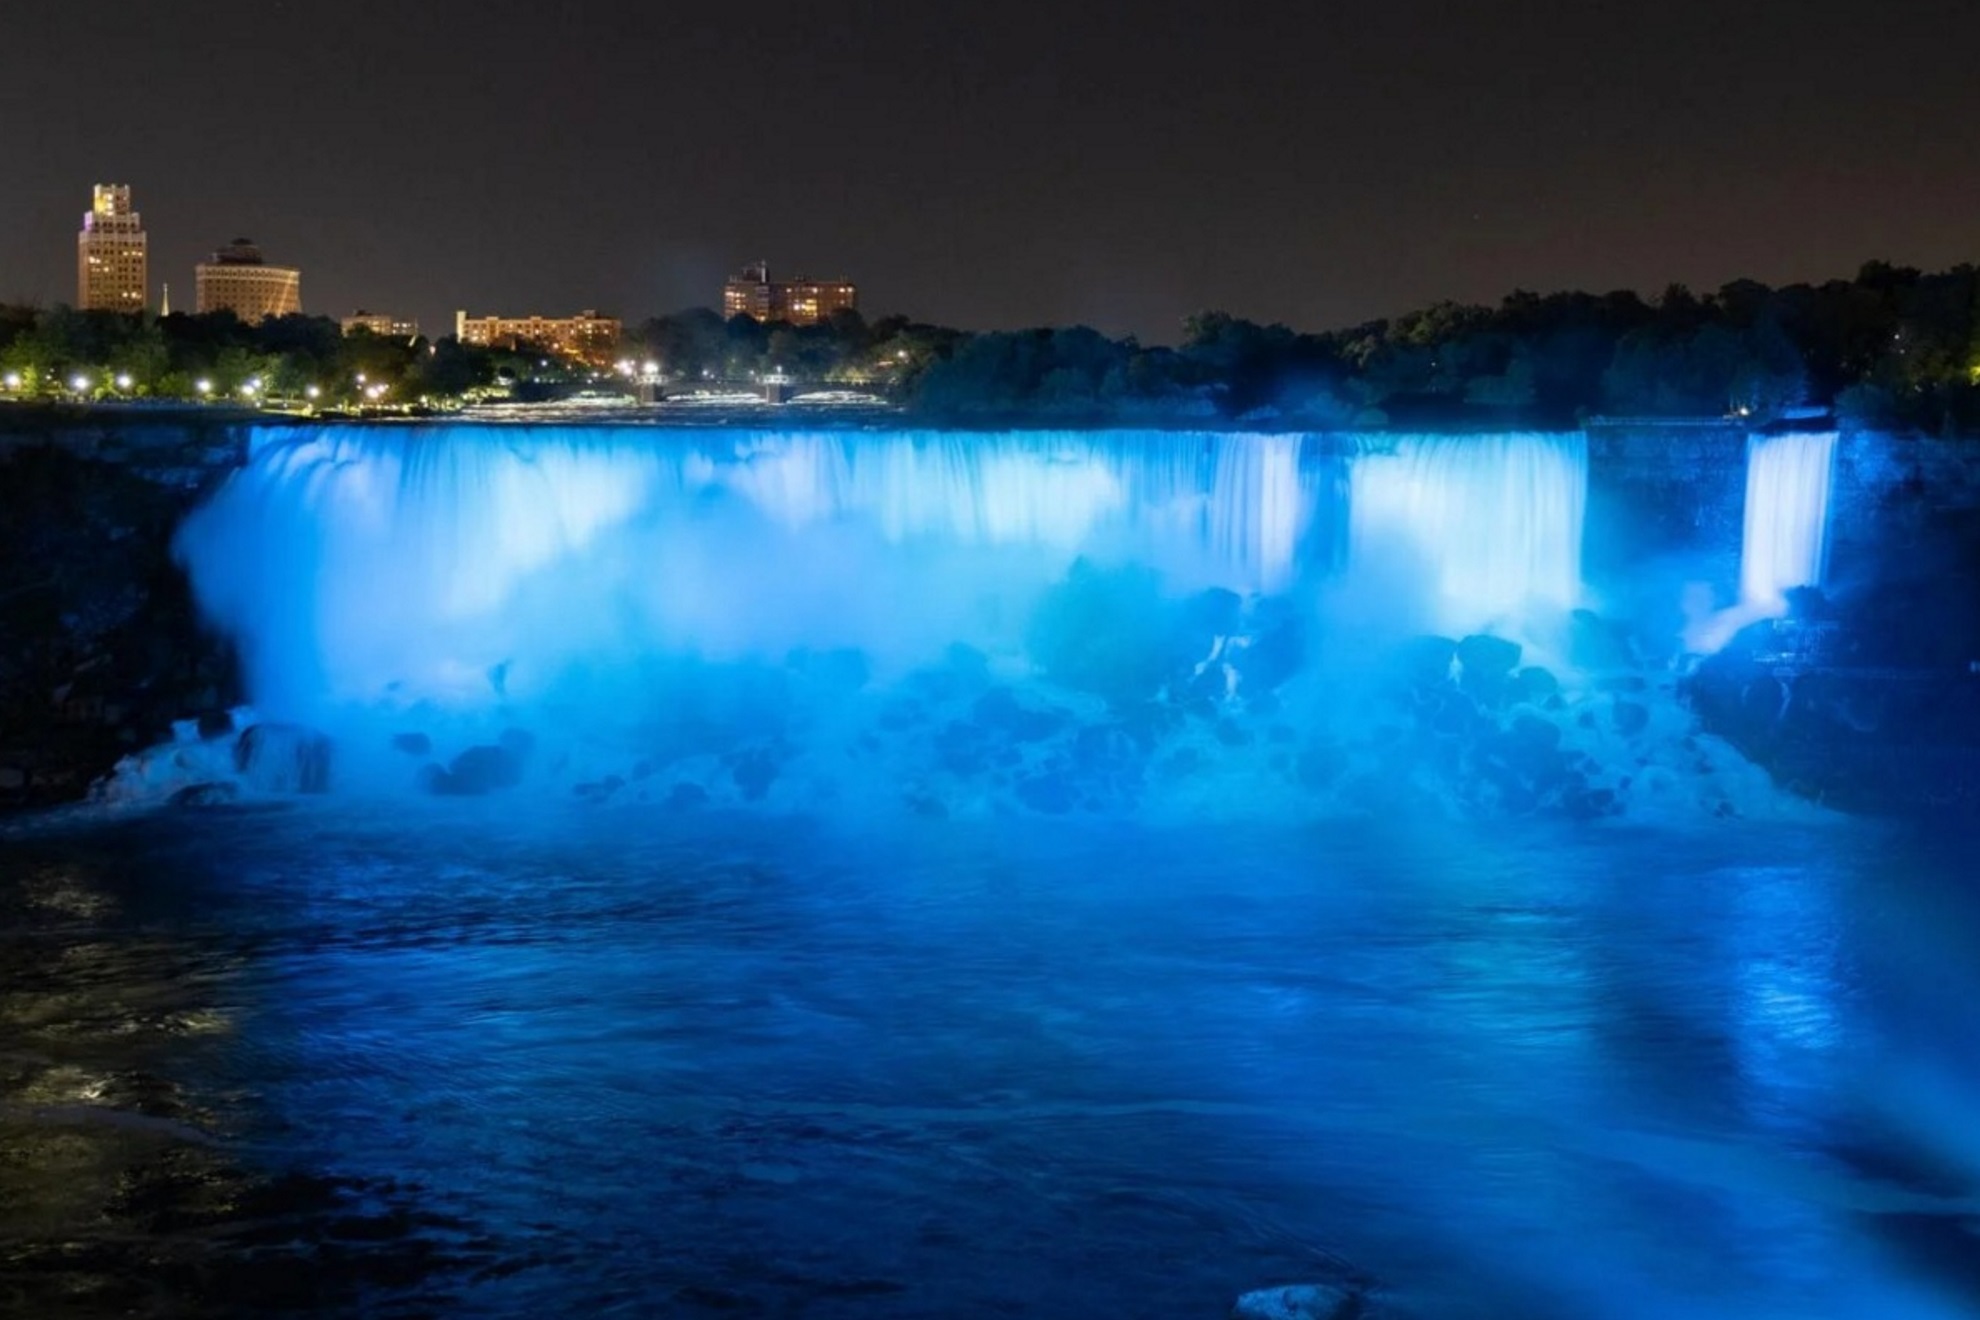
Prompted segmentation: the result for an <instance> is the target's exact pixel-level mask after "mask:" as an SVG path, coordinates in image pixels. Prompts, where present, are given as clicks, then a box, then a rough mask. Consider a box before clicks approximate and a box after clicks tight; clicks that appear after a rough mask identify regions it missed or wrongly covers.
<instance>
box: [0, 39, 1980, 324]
mask: <svg viewBox="0 0 1980 1320" xmlns="http://www.w3.org/2000/svg"><path fill="white" fill-rule="evenodd" d="M99 181H102V182H122V183H129V184H131V185H132V186H133V188H134V189H135V191H136V198H137V202H138V206H139V209H140V210H141V211H142V213H143V215H144V218H145V223H146V227H147V228H148V229H149V230H150V232H151V235H152V240H151V241H152V281H153V284H154V286H155V285H156V284H157V283H158V282H159V281H161V280H169V281H170V283H171V284H172V289H173V298H174V302H175V303H176V304H179V305H181V306H187V305H189V304H190V301H191V295H192V265H193V263H194V261H196V260H197V259H199V257H200V255H201V254H202V253H203V252H204V251H206V250H208V249H210V248H212V247H214V246H215V245H217V244H219V243H220V242H222V241H224V240H226V239H229V238H232V237H234V236H235V235H237V234H238V235H247V236H251V237H253V238H254V239H256V240H257V241H259V242H260V243H261V245H262V247H263V248H264V250H265V251H266V252H267V253H268V255H269V258H270V259H271V260H274V261H280V262H284V263H289V264H295V265H299V266H301V268H302V270H303V297H304V303H305V306H306V307H307V308H308V309H309V310H311V311H318V312H324V313H329V314H342V313H344V312H347V311H349V310H350V309H351V308H353V307H356V306H358V305H363V306H366V307H370V308H373V309H385V310H395V311H403V312H411V313H413V314H416V315H418V316H419V317H420V318H421V320H422V321H423V322H425V323H426V324H427V325H428V326H429V328H431V327H434V326H440V325H450V324H451V317H452V313H453V309H454V308H456V307H468V308H471V309H475V310H478V311H502V312H506V313H522V312H531V311H544V312H555V311H574V310H577V309H579V308H583V307H598V308H601V309H604V310H606V311H609V312H616V313H619V314H622V315H625V316H627V317H628V318H633V317H638V316H643V315H646V314H649V313H653V312H659V311H666V310H672V309H675V308H678V307H683V306H688V305H692V304H696V303H704V304H705V303H710V302H712V301H714V300H715V299H716V298H718V297H719V286H720V282H721V280H722V278H723V276H724V275H725V274H726V273H727V272H728V271H729V270H730V269H732V268H735V267H738V266H740V265H741V264H742V263H744V262H745V261H748V260H751V259H754V258H757V257H767V258H768V259H769V260H770V261H771V263H772V267H773V271H782V272H784V273H793V272H808V273H811V274H815V275H838V274H841V273H843V274H845V275H847V276H849V277H851V278H852V279H854V280H856V281H857V282H858V283H859V285H860V288H861V295H862V301H863V305H864V307H865V308H866V310H867V311H868V312H869V313H873V314H878V313H885V312H892V311H900V312H905V313H908V314H910V315H913V316H916V317H920V318H924V319H928V320H934V321H940V322H945V323H950V324H958V325H964V326H970V327H1000V326H1017V325H1032V324H1039V323H1055V322H1068V321H1084V322H1087V323H1089V324H1093V325H1096V326H1099V327H1100V328H1102V329H1105V330H1109V331H1113V332H1120V331H1134V332H1137V333H1139V334H1141V335H1143V336H1144V337H1145V338H1148V339H1153V340H1171V339H1173V338H1174V337H1175V335H1176V333H1177V331H1178V328H1179V323H1180V320H1181V318H1182V317H1183V316H1185V315H1186V314H1188V313H1189V312H1191V311H1195V310H1199V309H1203V308H1211V307H1218V308H1224V309H1227V310H1229V311H1232V312H1235V313H1238V314H1241V315H1245V316H1250V317H1254V318H1258V319H1264V320H1283V321H1286V322H1288V323H1290V324H1293V325H1296V326H1299V327H1302V328H1312V329H1318V328H1324V327H1328V326H1333V325H1339V324H1344V323H1349V322H1353V321H1357V320H1361V319H1365V318H1368V317H1372V316H1378V315H1386V314H1390V313H1393V312H1397V311H1402V310H1406V309H1408V308H1410V307H1412V306H1416V305H1420V304H1423V303H1425V302H1429V301H1432V300H1435V299H1439V298H1457V299H1469V300H1486V301H1493V300H1496V299H1497V298H1498V297H1499V296H1500V295H1501V294H1503V293H1504V292H1506V291H1507V290H1508V289H1510V288H1512V287H1515V286H1520V287H1526V288H1533V289H1539V290H1551V289H1557V288H1564V287H1585V288H1591V289H1597V290H1604V289H1610V288H1617V287H1636V288H1642V289H1656V288H1661V287H1662V286H1663V285H1664V284H1665V283H1668V282H1669V281H1671V280H1682V281H1685V282H1688V283H1690V284H1692V285H1694V286H1695V287H1700V288H1712V287H1716V286H1717V285H1719V284H1721V283H1723V282H1724V281H1726V280H1728V279H1731V278H1734V277H1736V276H1741V275H1750V276H1754V277H1757V278H1760V279H1764V280H1768V281H1772V282H1782V281H1789V280H1796V279H1820V278H1826V277H1828V276H1832V275H1842V274H1848V273H1850V272H1852V271H1853V270H1854V269H1855V268H1856V266H1857V265H1858V264H1859V263H1860V262H1861V261H1862V260H1864V259H1865V258H1868V257H1872V256H1881V257H1885V258H1888V259H1891V260H1894V261H1899V262H1904V263H1909V264H1913V265H1920V266H1925V267H1942V266H1946V265H1950V264H1953V263H1955V262H1960V261H1971V260H1976V259H1980V0H1902V2H1899V0H1853V2H1852V3H1849V4H1840V3H1834V2H1833V0H1709V2H1705V3H1699V2H1697V0H1628V2H1627V3H1611V2H1609V0H1496V2H1494V0H1468V2H1467V0H1446V2H1445V3H1429V2H1428V0H1369V2H1368V3H1360V4H1340V3H1331V2H1330V0H1283V2H1282V3H1274V4H1248V3H1241V2H1237V0H1223V2H1222V3H1219V2H1217V0H1189V2H1188V3H1169V2H1168V0H1138V2H1136V3H1119V4H1116V3H1087V2H1085V0H1057V2H1056V3H1050V4H1036V3H1019V2H1017V0H1006V2H1003V3H998V2H996V0H989V2H984V0H976V2H974V3H972V2H971V0H917V2H913V3H898V4H896V3H862V2H861V0H832V2H829V3H828V2H826V0H804V2H803V3H789V2H787V0H697V2H696V3H693V4H680V3H667V2H665V0H644V2H642V3H608V2H607V0H563V3H552V2H549V0H543V2H539V3H518V2H515V0H390V2H389V3H386V2H379V0H349V2H347V3H341V4H339V3H328V2H319V3H299V2H297V0H289V2H288V3H278V2H274V0H261V2H260V3H193V2H192V0H171V2H170V3H166V2H165V0H131V2H129V3H117V2H115V0H99V2H98V3H75V0H54V2H50V0H0V300H10V299H38V300H41V301H44V302H54V301H59V300H65V299H68V298H70V297H72V296H73V293H74V239H73V234H74V231H75V228H76V225H77V223H78V220H79V218H80V216H81V214H82V212H83V211H84V209H86V207H87V204H88V197H89V187H90V185H91V184H92V183H94V182H99ZM154 296H155V287H154Z"/></svg>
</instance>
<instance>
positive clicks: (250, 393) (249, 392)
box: [241, 381, 261, 399]
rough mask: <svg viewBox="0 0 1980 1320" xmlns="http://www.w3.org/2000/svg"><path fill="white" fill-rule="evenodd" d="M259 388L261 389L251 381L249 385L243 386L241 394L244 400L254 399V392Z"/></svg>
mask: <svg viewBox="0 0 1980 1320" xmlns="http://www.w3.org/2000/svg"><path fill="white" fill-rule="evenodd" d="M259 388H261V387H260V386H258V385H256V384H255V383H254V382H253V381H249V382H248V383H247V384H245V385H243V386H241V394H242V396H243V397H244V398H249V399H252V398H253V397H254V392H255V391H256V390H257V389H259Z"/></svg>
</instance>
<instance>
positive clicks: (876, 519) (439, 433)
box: [180, 426, 1340, 719]
mask: <svg viewBox="0 0 1980 1320" xmlns="http://www.w3.org/2000/svg"><path fill="white" fill-rule="evenodd" d="M1335 466H1336V465H1334V464H1332V463H1330V462H1329V461H1328V460H1327V459H1326V458H1325V456H1324V455H1323V454H1319V453H1317V452H1316V451H1315V450H1313V448H1312V447H1310V446H1308V445H1306V444H1304V443H1303V442H1302V439H1301V437H1298V436H1291V435H1231V434H1202V433H1171V432H1123V433H982V434H969V433H932V432H897V433H879V434H874V433H855V432H839V433H831V432H828V433H783V432H765V431H728V430H721V431H697V432H682V431H662V430H657V429H653V428H638V427H632V428H595V427H594V428H574V427H559V428H520V427H473V426H441V427H429V428H418V429H410V428H408V429H381V428H323V429H319V430H314V431H287V432H268V433H264V434H263V435H261V436H260V437H258V439H257V441H256V443H255V445H254V447H253V457H252V460H251V462H250V465H249V467H248V468H247V469H246V470H245V471H243V472H242V473H240V474H238V476H237V477H236V478H235V479H234V480H233V481H232V482H231V483H230V484H229V485H228V486H227V487H226V489H224V490H223V491H222V492H221V493H220V494H219V495H218V496H217V497H216V499H215V500H214V501H213V502H212V503H211V504H210V505H208V506H207V507H205V508H204V509H202V510H201V511H199V512H198V513H197V514H196V515H195V516H194V518H193V519H192V520H191V521H190V522H189V524H188V525H187V527H186V528H185V529H184V531H183V533H182V535H181V539H180V548H181V553H182V555H183V557H184V558H185V560H186V562H187V564H188V566H189V567H190V569H191V573H192V577H193V580H194V583H195V585H196V588H197V590H198V593H199V597H200V601H201V604H202V606H203V607H204V608H205V609H206V611H207V612H208V613H209V615H210V616H211V617H213V618H214V619H215V620H216V621H217V622H218V623H219V624H220V625H221V626H222V627H223V628H224V629H226V630H227V631H228V632H229V633H230V634H231V635H233V636H235V637H236V638H238V639H239V640H240V641H241V644H242V649H243V652H244V656H245V659H246V662H247V665H248V669H249V676H250V682H251V686H252V690H253V693H254V697H255V700H256V702H257V703H258V704H259V705H261V706H262V707H263V708H265V709H273V710H276V711H278V712H281V713H284V714H287V715H291V716H293V717H295V718H309V719H320V718H322V716H323V707H324V706H325V705H326V704H336V703H352V702H355V703H363V702H367V701H373V700H377V699H380V698H381V697H384V696H385V695H386V694H393V695H394V699H396V700H400V701H408V700H429V701H440V702H443V703H446V702H461V701H465V702H473V701H477V700H485V699H487V698H488V697H489V696H490V695H491V694H492V695H499V696H501V697H502V698H504V699H516V698H520V697H522V696H523V695H525V694H527V693H530V692H535V693H538V694H541V693H544V692H547V691H549V690H552V689H554V688H555V687H557V685H559V684H560V683H562V682H564V681H565V680H567V679H569V678H571V676H572V675H574V674H579V673H583V674H587V675H590V676H591V677H592V678H594V679H595V678H596V677H597V676H598V675H599V674H600V673H601V672H603V671H607V670H614V669H618V670H624V669H627V668H637V667H638V666H639V665H640V664H641V663H642V662H643V661H645V660H647V659H649V658H651V657H652V656H654V655H658V654H676V653H678V654H686V653H692V654H696V655H701V656H705V657H714V658H725V659H733V658H741V657H747V656H752V655H757V656H760V655H779V654H782V653H783V652H785V651H787V650H789V649H791V648H794V647H834V646H841V647H857V648H859V649H861V650H862V651H865V652H867V653H869V654H870V655H872V656H874V657H875V658H877V659H880V660H882V661H886V660H890V659H891V660H895V661H899V662H901V663H902V664H911V663H915V662H917V661H920V660H924V659H926V658H927V657H928V656H930V655H939V654H940V653H941V650H942V647H943V646H945V645H947V644H948V643H950V642H954V641H964V642H969V643H972V644H975V645H979V646H984V647H986V648H991V647H994V646H995V645H996V644H998V643H999V642H1001V641H1008V640H1009V639H1012V638H1015V637H1017V636H1019V635H1021V631H1022V628H1021V624H1022V617H1023V615H1024V614H1025V613H1026V612H1027V611H1028V608H1029V606H1028V602H1029V601H1030V599H1031V598H1032V597H1034V596H1035V595H1036V594H1037V593H1038V592H1039V591H1042V590H1043V589H1044V588H1046V587H1047V586H1049V585H1050V584H1051V583H1052V582H1054V581H1057V580H1058V579H1059V578H1061V577H1062V576H1063V575H1064V573H1065V572H1066V570H1067V568H1068V567H1069V565H1070V564H1071V563H1072V561H1073V560H1074V559H1076V558H1085V559H1087V560H1089V561H1094V562H1098V563H1102V564H1106V563H1135V564H1141V565H1145V566H1148V567H1152V568H1154V569H1155V570H1157V571H1158V572H1159V573H1160V574H1162V575H1163V576H1164V579H1165V581H1167V582H1168V583H1170V584H1171V585H1172V586H1173V588H1174V589H1175V590H1177V591H1189V590H1197V589H1202V588H1207V587H1221V588H1227V589H1230V590H1232V591H1235V592H1237V593H1239V594H1240V595H1250V594H1255V593H1277V592H1282V591H1285V590H1286V589H1287V588H1288V587H1289V586H1290V585H1291V584H1292V583H1293V582H1294V581H1295V579H1296V578H1297V577H1298V576H1299V575H1300V574H1301V573H1302V572H1304V571H1306V568H1307V567H1309V565H1310V561H1313V560H1316V559H1317V560H1319V561H1321V562H1320V564H1319V566H1320V567H1326V566H1328V565H1327V564H1326V563H1325V559H1326V547H1327V546H1329V545H1331V543H1332V540H1333V535H1332V533H1331V531H1330V530H1329V528H1330V526H1331V525H1332V524H1333V523H1335V522H1337V521H1338V518H1337V516H1336V515H1335V513H1334V512H1333V510H1332V509H1331V508H1330V507H1328V504H1329V501H1330V500H1332V499H1334V498H1337V489H1338V487H1339V485H1340V482H1339V480H1338V477H1337V475H1336V474H1335V472H1334V468H1335ZM1315 547H1318V548H1315ZM491 675H493V676H494V677H493V678H491Z"/></svg>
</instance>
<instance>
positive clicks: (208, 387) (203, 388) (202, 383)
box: [193, 377, 213, 394]
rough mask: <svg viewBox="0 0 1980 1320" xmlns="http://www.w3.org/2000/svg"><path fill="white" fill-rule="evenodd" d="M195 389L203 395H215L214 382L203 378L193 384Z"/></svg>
mask: <svg viewBox="0 0 1980 1320" xmlns="http://www.w3.org/2000/svg"><path fill="white" fill-rule="evenodd" d="M193 388H194V389H196V390H198V391H199V392H200V393H201V394H211V393H213V382H212V381H210V380H207V379H205V378H204V377H202V378H201V379H199V380H196V381H194V382H193Z"/></svg>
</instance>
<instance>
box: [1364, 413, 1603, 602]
mask: <svg viewBox="0 0 1980 1320" xmlns="http://www.w3.org/2000/svg"><path fill="white" fill-rule="evenodd" d="M1587 490H1588V445H1587V440H1586V438H1585V437H1584V436H1582V435H1581V434H1580V433H1579V432H1572V433H1561V434H1553V433H1528V432H1510V433H1502V434H1492V435H1411V436H1402V437H1399V438H1397V440H1396V441H1395V443H1394V446H1393V448H1392V449H1390V450H1388V451H1385V452H1371V453H1365V454H1363V455H1361V456H1359V457H1357V458H1356V459H1355V460H1354V462H1353V465H1352V468H1351V472H1350V494H1349V500H1348V509H1349V562H1350V564H1351V565H1352V566H1353V567H1354V569H1355V570H1356V571H1357V572H1358V573H1361V574H1363V575H1366V576H1369V577H1371V578H1373V579H1376V580H1378V581H1380V582H1381V583H1383V584H1385V587H1387V588H1388V589H1391V590H1406V591H1410V592H1413V593H1415V595H1416V597H1417V600H1418V602H1419V606H1420V608H1421V610H1422V611H1423V613H1424V615H1425V617H1424V619H1423V620H1422V622H1423V623H1424V625H1425V626H1428V627H1430V628H1434V629H1436V630H1437V631H1439V632H1444V633H1450V634H1454V635H1458V634H1463V633H1467V632H1475V631H1478V630H1480V629H1483V628H1486V627H1489V626H1492V625H1495V624H1497V625H1501V626H1508V625H1509V626H1513V627H1515V628H1516V627H1517V625H1518V623H1519V621H1520V620H1521V619H1522V618H1524V617H1525V616H1527V615H1529V614H1530V613H1531V612H1533V611H1535V610H1539V611H1561V610H1566V609H1571V608H1573V607H1574V606H1575V605H1576V604H1577V603H1578V602H1579V600H1580V596H1581V535H1582V518H1583V513H1584V508H1585V505H1586V501H1587Z"/></svg>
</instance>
